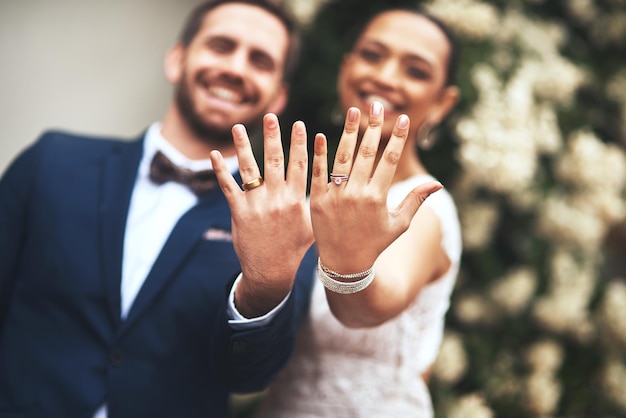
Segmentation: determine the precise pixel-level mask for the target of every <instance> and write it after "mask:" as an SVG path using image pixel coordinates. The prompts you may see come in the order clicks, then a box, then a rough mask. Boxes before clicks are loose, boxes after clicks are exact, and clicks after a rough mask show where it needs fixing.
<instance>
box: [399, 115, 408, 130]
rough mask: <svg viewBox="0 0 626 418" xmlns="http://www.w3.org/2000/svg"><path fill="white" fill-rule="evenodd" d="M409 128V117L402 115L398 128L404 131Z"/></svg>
mask: <svg viewBox="0 0 626 418" xmlns="http://www.w3.org/2000/svg"><path fill="white" fill-rule="evenodd" d="M407 126H409V117H408V116H407V115H400V117H399V118H398V128H400V129H404V128H406V127H407Z"/></svg>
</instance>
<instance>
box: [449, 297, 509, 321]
mask: <svg viewBox="0 0 626 418" xmlns="http://www.w3.org/2000/svg"><path fill="white" fill-rule="evenodd" d="M453 309H454V312H455V315H456V317H457V318H459V320H460V321H462V322H464V323H466V324H469V325H473V324H492V323H494V322H496V321H497V320H498V316H497V315H496V311H495V309H494V307H493V306H492V305H491V304H490V303H489V301H488V300H487V299H486V298H484V297H482V296H480V295H477V294H464V295H461V296H460V297H459V299H458V300H457V301H456V302H455V304H454V305H453Z"/></svg>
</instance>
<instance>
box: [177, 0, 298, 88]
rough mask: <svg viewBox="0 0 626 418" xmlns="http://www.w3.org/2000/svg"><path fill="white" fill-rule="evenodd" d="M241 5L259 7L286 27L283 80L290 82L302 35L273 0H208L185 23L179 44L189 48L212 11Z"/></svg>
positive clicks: (197, 7)
mask: <svg viewBox="0 0 626 418" xmlns="http://www.w3.org/2000/svg"><path fill="white" fill-rule="evenodd" d="M233 3H241V4H248V5H251V6H257V7H260V8H261V9H263V10H265V11H266V12H268V13H269V14H271V15H273V16H276V17H277V18H278V19H279V20H280V21H281V22H282V24H283V25H284V26H285V29H286V30H287V34H288V37H289V39H288V42H289V44H288V46H287V53H286V55H285V64H284V68H283V80H284V81H289V79H291V77H292V75H293V72H294V70H295V67H296V64H297V61H298V56H299V53H300V33H299V31H298V26H297V24H296V21H295V19H294V18H293V17H292V16H291V14H290V13H289V12H288V11H287V10H286V9H284V8H282V7H281V6H279V5H278V3H277V2H276V1H271V0H208V1H205V2H203V3H200V4H199V5H198V6H196V7H195V8H194V9H193V10H192V11H191V13H190V14H189V16H188V17H187V20H186V21H185V25H184V26H183V29H182V31H181V33H180V36H179V42H180V43H181V44H182V45H183V46H184V47H187V46H189V44H190V43H191V42H192V41H193V39H194V38H195V36H196V35H197V34H198V32H199V31H200V28H201V27H202V23H203V21H204V17H205V16H206V15H207V13H209V12H210V11H211V10H213V9H215V8H216V7H218V6H221V5H223V4H233Z"/></svg>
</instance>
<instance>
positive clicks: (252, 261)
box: [211, 114, 313, 318]
mask: <svg viewBox="0 0 626 418" xmlns="http://www.w3.org/2000/svg"><path fill="white" fill-rule="evenodd" d="M232 132H233V141H234V145H235V149H236V152H237V158H238V160H239V171H240V173H241V177H242V179H243V184H244V185H245V184H248V186H246V187H244V189H246V188H247V189H248V190H242V186H243V185H241V186H240V185H239V184H237V183H236V182H235V179H234V178H233V176H232V175H231V174H230V172H229V171H228V168H227V167H226V164H225V163H224V160H223V158H222V155H221V154H220V152H219V151H213V152H212V153H211V160H212V162H213V167H214V169H215V173H216V175H217V178H218V181H219V184H220V187H221V188H222V191H223V192H224V195H225V196H226V199H227V201H228V204H229V206H230V209H231V213H232V232H233V244H234V247H235V252H236V253H237V256H238V257H239V262H240V263H241V271H242V272H243V277H242V280H241V281H240V282H239V284H238V286H237V289H236V291H235V306H236V307H237V310H238V311H239V312H240V313H241V314H242V315H244V316H245V317H247V318H253V317H257V316H261V315H263V314H265V313H267V312H269V311H270V310H271V309H272V308H274V307H275V306H277V305H278V304H279V303H280V301H281V300H283V299H284V297H285V296H286V295H287V294H288V293H289V291H290V290H291V287H292V285H293V282H294V278H295V276H296V272H297V270H298V267H299V266H300V262H301V261H302V258H303V256H304V254H305V253H306V251H307V250H308V249H309V247H310V246H311V244H312V243H313V232H312V227H311V218H310V212H309V207H308V204H307V201H306V186H307V169H308V160H307V158H308V157H307V138H306V128H305V126H304V123H303V122H296V123H294V125H293V128H292V132H291V146H290V152H289V164H288V166H287V176H286V178H285V157H284V153H283V148H282V143H281V137H280V126H279V124H278V118H277V117H276V115H274V114H267V115H265V117H264V118H263V137H264V138H263V146H264V150H265V152H264V171H265V179H261V174H260V170H259V167H258V166H257V163H256V160H255V159H254V155H253V153H252V147H251V145H250V139H249V138H248V134H247V133H246V130H245V128H244V126H243V125H239V124H238V125H235V126H234V127H233V129H232ZM257 180H258V181H257ZM259 183H260V185H259Z"/></svg>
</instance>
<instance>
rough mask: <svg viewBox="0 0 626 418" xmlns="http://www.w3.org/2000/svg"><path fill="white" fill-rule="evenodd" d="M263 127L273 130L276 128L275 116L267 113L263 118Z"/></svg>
mask: <svg viewBox="0 0 626 418" xmlns="http://www.w3.org/2000/svg"><path fill="white" fill-rule="evenodd" d="M265 126H266V127H267V128H269V129H274V128H276V127H277V126H278V121H277V120H276V116H275V115H273V114H271V113H268V114H267V115H266V116H265Z"/></svg>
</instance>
